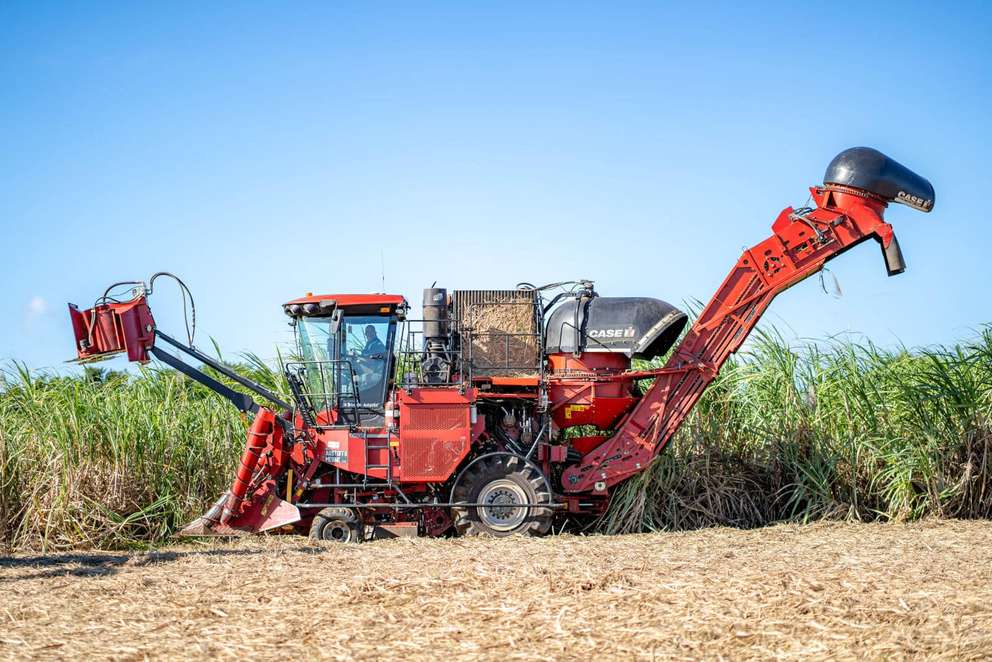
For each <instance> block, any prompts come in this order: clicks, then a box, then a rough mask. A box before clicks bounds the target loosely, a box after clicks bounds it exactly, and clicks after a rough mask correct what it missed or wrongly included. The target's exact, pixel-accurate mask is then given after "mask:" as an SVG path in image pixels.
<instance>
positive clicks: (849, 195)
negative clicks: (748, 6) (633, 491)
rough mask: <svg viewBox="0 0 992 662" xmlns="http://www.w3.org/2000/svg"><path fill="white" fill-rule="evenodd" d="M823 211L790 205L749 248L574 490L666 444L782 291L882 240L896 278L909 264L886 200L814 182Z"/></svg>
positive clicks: (588, 459) (619, 473)
mask: <svg viewBox="0 0 992 662" xmlns="http://www.w3.org/2000/svg"><path fill="white" fill-rule="evenodd" d="M810 192H811V193H812V196H813V199H814V200H815V202H816V205H817V206H816V208H815V209H801V210H798V211H796V210H793V209H792V208H791V207H789V208H786V209H784V210H783V211H782V213H781V214H779V216H778V218H777V219H775V222H774V223H773V224H772V236H770V237H769V238H768V239H765V240H764V241H762V242H761V243H760V244H757V245H756V246H754V247H752V248H750V249H748V250H746V251H744V254H743V255H741V257H740V259H739V260H738V261H737V264H736V265H735V266H734V268H733V269H731V271H730V273H729V274H728V275H727V278H726V279H725V280H724V281H723V284H722V285H721V286H720V288H719V289H718V290H717V291H716V293H715V294H714V295H713V297H712V298H711V299H710V302H709V303H708V304H707V305H706V308H704V309H703V312H702V313H701V314H700V315H699V318H698V319H697V320H696V323H695V324H693V326H692V328H691V329H690V330H689V332H688V334H687V335H686V336H685V338H684V339H683V340H682V342H681V343H680V344H679V345H678V347H676V349H675V351H674V353H673V354H672V356H671V358H670V359H669V360H668V363H666V364H665V367H664V368H663V369H662V370H660V371H658V373H659V376H658V378H657V379H656V380H655V382H654V384H653V385H652V386H651V388H650V389H648V391H647V392H646V393H645V394H644V396H643V397H642V398H641V400H640V402H639V403H638V404H637V406H636V407H635V408H634V409H633V410H632V411H631V412H630V414H628V415H627V417H626V418H625V419H623V420H622V421H621V423H620V425H619V426H618V428H617V431H616V433H615V434H614V435H613V436H612V437H610V438H609V439H608V440H606V441H605V442H603V443H602V444H600V445H599V446H598V447H596V448H594V449H593V450H591V451H590V452H589V453H587V454H586V455H585V456H584V457H583V458H582V460H581V462H580V463H579V464H578V465H576V466H574V467H571V468H569V469H567V470H566V471H565V473H564V475H563V477H562V478H563V480H562V482H563V484H564V489H565V491H566V492H569V493H576V492H590V491H591V492H594V493H600V494H602V493H605V492H606V491H607V490H608V489H609V488H610V487H612V486H613V485H616V484H617V483H619V482H621V481H623V480H624V479H626V478H629V477H630V476H632V475H633V474H636V473H639V472H640V471H642V470H643V469H644V468H646V467H647V465H648V464H649V463H650V462H651V461H652V460H653V459H654V458H655V457H656V456H657V455H658V454H659V453H661V451H662V450H663V449H664V448H665V445H666V444H667V443H668V442H669V440H671V438H672V436H673V435H674V434H675V432H676V431H677V430H678V429H679V426H680V425H681V424H682V422H683V421H684V420H685V418H686V416H687V415H688V414H689V412H690V411H691V410H692V408H693V406H694V405H695V404H696V402H697V401H698V400H699V398H700V396H701V395H702V394H703V391H705V390H706V387H707V386H709V385H710V383H711V382H712V381H713V380H714V379H715V378H716V375H717V373H718V372H719V370H720V367H721V366H722V365H723V364H724V362H725V361H726V360H727V359H728V358H729V357H730V355H731V354H733V353H734V352H735V351H737V349H738V348H740V346H741V344H742V343H743V342H744V340H745V339H746V338H747V336H748V334H749V333H751V331H752V330H753V329H754V327H755V325H756V324H757V323H758V320H759V319H760V318H761V315H762V313H764V312H765V309H766V308H768V304H769V303H771V301H772V299H774V298H775V297H776V296H777V295H778V294H780V293H781V292H784V291H785V290H787V289H788V288H790V287H792V286H793V285H795V284H796V283H798V282H799V281H801V280H803V279H804V278H807V277H809V276H811V275H813V274H815V273H817V272H818V271H820V270H821V269H822V268H823V266H824V264H826V262H828V261H829V260H831V259H833V258H835V257H837V256H838V255H840V254H841V253H843V252H844V251H846V250H848V249H850V248H852V247H854V246H856V245H858V244H860V243H861V242H863V241H865V240H867V239H869V238H874V239H876V240H878V242H879V243H880V244H881V246H882V255H883V258H884V260H885V264H886V270H887V271H888V273H889V275H890V276H893V275H896V274H898V273H901V272H902V271H903V270H904V269H905V264H904V263H903V260H902V254H901V253H900V251H899V243H898V242H897V241H896V238H895V235H894V234H893V232H892V226H891V225H889V224H888V223H886V222H885V221H884V220H883V213H884V211H885V208H886V202H885V201H884V200H880V199H876V198H874V197H869V196H866V195H865V194H863V193H862V192H860V191H857V190H853V189H843V188H842V187H832V188H830V189H828V188H824V187H812V188H810Z"/></svg>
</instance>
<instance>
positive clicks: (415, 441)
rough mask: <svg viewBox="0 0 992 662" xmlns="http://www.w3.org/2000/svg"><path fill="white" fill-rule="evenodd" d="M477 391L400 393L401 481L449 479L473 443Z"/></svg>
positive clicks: (424, 389) (437, 389)
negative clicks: (473, 419)
mask: <svg viewBox="0 0 992 662" xmlns="http://www.w3.org/2000/svg"><path fill="white" fill-rule="evenodd" d="M472 396H473V389H467V390H466V392H465V393H464V394H463V393H461V391H460V389H452V388H415V389H411V390H410V391H404V390H400V391H399V392H398V400H399V408H400V423H399V429H400V441H399V456H400V466H399V471H397V472H396V473H397V475H398V477H399V479H400V480H402V481H404V482H408V481H427V482H433V481H444V480H447V479H448V478H449V477H450V476H451V475H452V474H453V473H454V472H455V470H456V469H457V468H458V465H459V464H461V461H462V460H463V459H465V456H466V455H467V454H468V451H469V447H470V446H471V444H472V420H471V405H472V401H473V399H474V398H473V397H472Z"/></svg>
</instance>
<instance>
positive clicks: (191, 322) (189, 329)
mask: <svg viewBox="0 0 992 662" xmlns="http://www.w3.org/2000/svg"><path fill="white" fill-rule="evenodd" d="M159 276H168V277H169V278H171V279H173V280H174V281H176V283H178V284H179V288H180V290H179V293H180V295H181V296H182V299H183V322H184V323H185V325H186V339H187V340H188V341H189V346H190V347H192V346H193V339H194V338H195V337H196V303H195V302H194V301H193V293H192V292H191V291H190V289H189V287H188V286H187V285H186V283H184V282H183V280H182V278H180V277H179V276H177V275H175V274H173V273H170V272H168V271H159V272H158V273H155V274H152V277H151V278H149V279H148V294H152V292H153V291H154V290H155V279H156V278H158V277H159ZM187 296H188V297H189V314H188V315H187V313H186V297H187Z"/></svg>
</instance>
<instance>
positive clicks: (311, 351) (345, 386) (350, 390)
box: [297, 315, 393, 409]
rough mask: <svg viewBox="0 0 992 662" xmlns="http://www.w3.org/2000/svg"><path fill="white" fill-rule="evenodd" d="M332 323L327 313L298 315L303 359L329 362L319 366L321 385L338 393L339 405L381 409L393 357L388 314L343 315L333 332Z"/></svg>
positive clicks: (299, 338) (326, 389)
mask: <svg viewBox="0 0 992 662" xmlns="http://www.w3.org/2000/svg"><path fill="white" fill-rule="evenodd" d="M333 326H334V325H333V323H332V322H331V319H330V318H328V317H303V318H301V319H300V322H299V324H298V325H297V339H298V342H299V346H300V354H301V357H302V359H303V360H304V361H318V362H328V363H327V364H326V365H324V366H323V368H322V370H321V373H322V374H321V375H320V376H321V377H322V380H321V384H320V388H321V389H322V390H323V392H324V393H328V392H330V391H333V393H334V394H336V396H340V400H341V403H340V406H342V407H348V406H354V405H355V404H358V406H359V407H361V408H363V409H370V408H371V409H381V408H382V404H383V402H384V401H385V393H386V385H387V382H388V380H389V370H390V367H391V366H390V363H391V359H392V356H391V354H390V352H389V350H388V347H389V345H390V344H391V342H392V337H391V334H392V332H393V327H392V325H391V317H390V316H388V315H345V316H343V317H342V318H341V323H340V325H339V326H338V329H337V332H336V333H334V332H332V329H333ZM315 386H316V385H315V384H314V385H310V387H311V389H312V388H314V387H315ZM356 400H357V402H356Z"/></svg>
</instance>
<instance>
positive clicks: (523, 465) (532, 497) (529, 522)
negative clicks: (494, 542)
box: [451, 453, 554, 538]
mask: <svg viewBox="0 0 992 662" xmlns="http://www.w3.org/2000/svg"><path fill="white" fill-rule="evenodd" d="M452 501H454V502H460V503H478V504H483V505H479V506H467V507H457V506H456V507H453V508H452V509H451V511H452V515H453V516H454V520H455V529H456V530H457V531H458V533H459V534H460V535H463V536H490V537H493V538H505V537H507V536H512V535H525V536H542V535H544V534H546V533H547V532H548V531H549V530H550V529H551V521H552V518H553V515H554V514H553V512H552V510H551V508H550V507H542V506H516V505H515V504H522V503H537V504H548V506H550V505H551V491H550V489H549V488H548V482H547V480H545V478H544V475H543V474H542V473H541V472H540V470H539V469H538V468H537V467H535V466H534V465H533V464H531V463H529V462H527V461H526V460H524V459H523V458H522V457H520V456H518V455H512V454H510V453H498V454H493V455H490V456H483V457H481V458H479V459H478V460H477V461H476V462H475V463H474V464H471V465H469V467H468V469H467V470H466V471H465V474H464V475H463V476H461V477H460V479H459V481H458V484H457V485H455V488H454V490H452Z"/></svg>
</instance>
